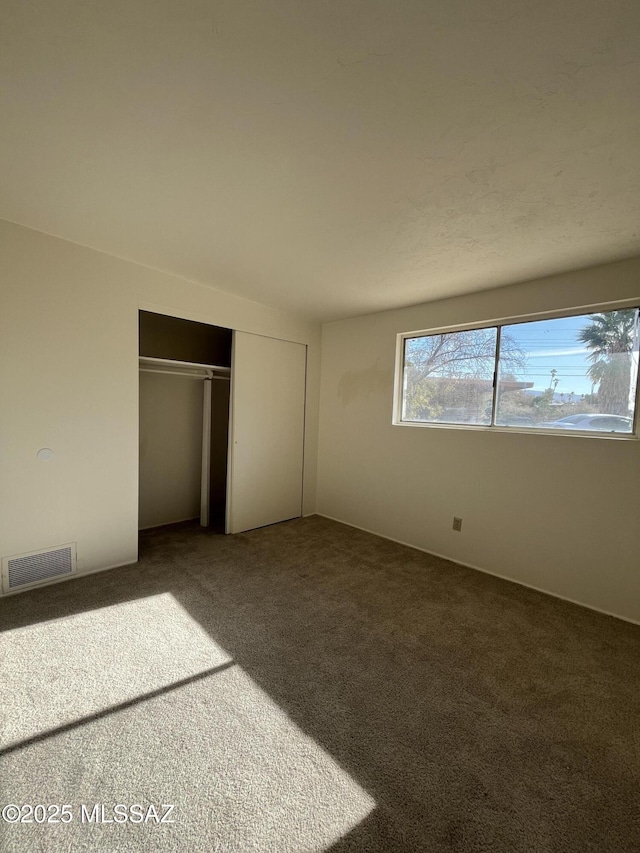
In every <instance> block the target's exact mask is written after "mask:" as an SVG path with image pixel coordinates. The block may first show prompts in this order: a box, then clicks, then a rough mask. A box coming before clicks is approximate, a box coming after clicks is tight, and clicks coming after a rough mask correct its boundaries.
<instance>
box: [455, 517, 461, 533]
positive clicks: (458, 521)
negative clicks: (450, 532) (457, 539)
mask: <svg viewBox="0 0 640 853" xmlns="http://www.w3.org/2000/svg"><path fill="white" fill-rule="evenodd" d="M453 529H454V530H457V532H458V533H460V531H461V530H462V519H461V518H458V516H457V515H454V516H453Z"/></svg>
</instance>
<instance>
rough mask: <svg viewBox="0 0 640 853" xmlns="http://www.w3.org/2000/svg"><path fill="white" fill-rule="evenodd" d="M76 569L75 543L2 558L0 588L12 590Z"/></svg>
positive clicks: (7, 590)
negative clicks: (0, 583) (50, 549)
mask: <svg viewBox="0 0 640 853" xmlns="http://www.w3.org/2000/svg"><path fill="white" fill-rule="evenodd" d="M75 571H76V543H75V542H72V543H71V544H70V545H62V546H61V547H60V548H55V549H54V550H52V551H32V552H31V553H29V554H17V555H16V556H14V557H3V559H2V589H3V592H12V591H13V590H16V589H22V588H24V587H28V586H35V585H36V584H41V583H46V581H50V580H53V579H54V578H58V577H63V576H64V575H72V574H74V573H75Z"/></svg>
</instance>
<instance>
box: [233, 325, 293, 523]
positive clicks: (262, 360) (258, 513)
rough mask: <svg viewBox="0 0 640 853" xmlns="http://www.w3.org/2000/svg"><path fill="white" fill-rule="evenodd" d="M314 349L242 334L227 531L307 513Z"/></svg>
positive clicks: (236, 363) (237, 350)
mask: <svg viewBox="0 0 640 853" xmlns="http://www.w3.org/2000/svg"><path fill="white" fill-rule="evenodd" d="M306 357H307V348H306V346H305V345H304V344H296V343H292V342H291V341H280V340H276V339H275V338H265V337H262V336H260V335H251V334H248V333H247V332H234V341H233V367H232V385H231V423H230V431H229V436H230V438H229V450H230V453H229V460H230V470H229V478H228V484H229V485H228V492H227V533H240V532H242V531H243V530H252V529H253V528H255V527H264V526H265V525H266V524H275V523H276V522H278V521H285V520H286V519H289V518H297V517H298V516H300V515H302V466H303V442H304V403H305V373H306Z"/></svg>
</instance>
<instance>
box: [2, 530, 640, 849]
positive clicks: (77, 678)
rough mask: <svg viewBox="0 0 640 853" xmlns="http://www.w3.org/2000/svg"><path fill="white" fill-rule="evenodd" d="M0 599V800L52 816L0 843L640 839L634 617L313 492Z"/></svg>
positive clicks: (470, 844) (629, 842) (5, 828)
mask: <svg viewBox="0 0 640 853" xmlns="http://www.w3.org/2000/svg"><path fill="white" fill-rule="evenodd" d="M603 571H606V568H605V567H603ZM0 624H1V626H2V629H3V633H2V634H1V636H0V641H1V646H0V648H1V653H2V659H1V666H2V690H3V704H2V707H3V717H2V721H1V727H0V729H1V744H2V754H1V757H0V761H1V776H0V802H1V803H2V804H3V805H4V804H7V803H16V804H18V805H22V804H23V803H33V804H36V803H41V804H46V805H48V804H60V805H62V804H69V805H70V807H71V808H70V809H69V810H68V812H69V813H70V814H71V816H72V820H71V822H70V823H67V824H62V823H60V824H37V823H35V822H34V823H31V824H17V825H14V824H8V823H6V822H5V823H2V822H0V847H2V849H3V850H4V851H7V853H11V851H76V850H92V851H93V850H100V851H110V852H111V851H137V850H145V851H174V850H175V851H200V850H202V851H220V853H226V851H229V853H231V851H233V852H234V853H235V851H237V853H250V852H251V851H273V853H286V851H292V853H294V851H295V852H296V853H301V851H323V850H327V851H333V853H338V851H340V853H342V851H381V853H383V851H384V853H394V851H398V853H399V851H429V853H431V851H434V853H435V852H436V851H473V853H476V851H486V852H487V853H503V851H504V853H518V851H536V853H537V851H554V853H555V851H576V853H578V852H579V853H588V851H594V853H595V851H598V853H601V851H616V853H622V851H629V853H630V851H638V850H640V793H639V792H640V741H639V730H640V629H638V628H637V627H636V626H633V625H628V624H625V623H623V622H619V621H616V620H614V619H612V618H609V617H606V616H600V615H598V614H596V613H592V612H590V611H587V610H584V609H581V608H579V607H576V606H573V605H570V604H566V603H564V602H561V601H557V600H554V599H552V598H548V597H546V596H544V595H541V594H538V593H535V592H532V591H529V590H526V589H523V588H521V587H518V586H515V585H512V584H509V583H507V582H504V581H500V580H497V579H494V578H491V577H489V576H486V575H483V574H481V573H478V572H474V571H472V570H469V569H465V568H462V567H459V566H456V565H454V564H452V563H448V562H446V561H443V560H439V559H436V558H433V557H429V556H427V555H425V554H422V553H420V552H418V551H414V550H412V549H410V548H406V547H403V546H400V545H396V544H393V543H391V542H387V541H385V540H383V539H378V538H376V537H375V536H371V535H369V534H366V533H362V532H359V531H357V530H354V529H352V528H349V527H346V526H344V525H340V524H337V523H335V522H330V521H327V520H325V519H322V518H318V517H313V518H308V519H301V520H297V521H293V522H288V523H286V524H281V525H275V526H273V527H269V528H264V529H262V530H257V531H253V532H251V533H247V534H242V535H238V536H233V537H225V536H221V535H213V534H211V533H207V532H204V531H201V530H200V529H199V528H198V527H196V526H193V525H189V524H187V525H180V526H177V527H174V528H173V529H171V528H165V529H160V530H157V531H151V532H148V533H146V534H144V535H143V538H142V544H141V559H140V562H139V564H138V565H136V566H131V567H127V568H123V569H116V570H113V571H110V572H105V573H102V574H98V575H94V576H91V577H85V578H80V579H77V580H73V581H69V582H67V583H64V584H59V585H56V586H51V587H48V588H43V589H40V590H37V591H32V592H30V593H24V594H22V595H18V596H14V597H11V598H8V599H4V600H2V601H0ZM94 804H105V818H107V819H109V818H112V817H113V806H114V804H122V805H123V806H130V805H132V804H138V805H141V806H143V809H144V810H143V811H140V810H133V811H124V812H121V815H120V816H121V817H122V814H124V815H126V816H127V817H128V818H130V817H133V818H134V820H135V819H139V817H140V815H145V816H146V814H147V808H148V806H149V805H150V804H153V805H156V806H157V807H158V811H159V814H161V813H162V809H161V807H162V805H163V804H174V805H175V809H174V810H173V813H172V814H171V817H172V818H173V819H174V821H175V822H174V823H172V824H158V825H156V824H155V823H154V822H153V820H154V816H153V813H150V817H149V822H147V823H142V824H141V823H132V822H127V823H95V822H91V823H88V822H86V820H85V822H83V821H82V806H83V805H84V806H85V808H87V807H88V810H89V813H91V811H92V810H93V806H94ZM49 814H50V815H51V816H52V817H55V816H56V815H55V812H54V811H53V810H52V811H51V812H49ZM27 816H28V815H27ZM39 817H42V812H41V811H40V813H39ZM85 818H86V812H85Z"/></svg>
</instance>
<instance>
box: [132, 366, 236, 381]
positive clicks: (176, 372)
mask: <svg viewBox="0 0 640 853" xmlns="http://www.w3.org/2000/svg"><path fill="white" fill-rule="evenodd" d="M140 373H160V374H162V375H163V376H183V377H185V378H187V379H221V380H222V381H223V382H229V381H230V377H229V376H214V375H212V374H211V373H210V372H209V371H203V372H202V373H195V372H194V373H188V372H187V371H186V370H159V369H158V368H156V367H141V368H140Z"/></svg>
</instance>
